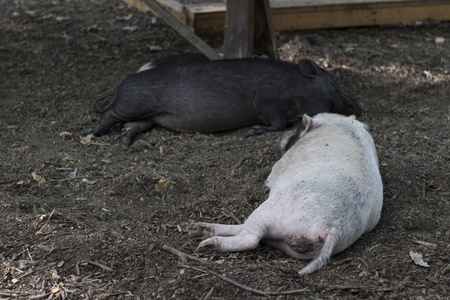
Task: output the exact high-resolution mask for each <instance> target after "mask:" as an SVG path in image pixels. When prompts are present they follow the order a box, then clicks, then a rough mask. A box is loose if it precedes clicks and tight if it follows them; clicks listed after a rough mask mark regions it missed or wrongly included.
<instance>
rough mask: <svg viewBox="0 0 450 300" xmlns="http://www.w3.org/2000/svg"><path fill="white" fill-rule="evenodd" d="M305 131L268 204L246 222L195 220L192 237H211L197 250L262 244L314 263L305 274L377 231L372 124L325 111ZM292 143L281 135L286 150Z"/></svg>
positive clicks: (307, 121) (272, 181) (274, 176)
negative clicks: (370, 132)
mask: <svg viewBox="0 0 450 300" xmlns="http://www.w3.org/2000/svg"><path fill="white" fill-rule="evenodd" d="M299 128H302V129H301V130H302V132H301V133H300V139H299V140H298V141H297V142H296V143H295V144H293V145H292V147H291V149H289V150H288V151H287V152H286V153H285V154H284V156H283V157H282V158H281V159H280V160H279V161H278V162H277V163H276V164H275V165H274V166H273V168H272V172H271V173H270V175H269V177H268V179H267V181H266V185H267V186H268V187H269V188H270V194H269V197H268V198H267V200H266V201H265V202H263V203H262V204H261V205H260V206H259V207H258V208H257V209H256V210H255V211H254V212H253V213H252V214H251V215H250V216H249V217H248V219H247V220H246V221H245V223H244V224H243V225H221V224H211V223H197V230H193V231H192V232H191V234H193V235H194V236H201V235H206V236H207V237H208V236H209V237H210V238H208V239H206V240H204V241H202V242H201V243H200V245H199V247H198V248H197V251H206V250H215V251H219V252H231V251H243V250H249V249H253V248H256V247H257V246H258V243H259V242H260V241H262V242H264V243H267V244H270V245H272V246H275V247H277V248H279V249H281V250H283V251H284V252H286V253H287V254H288V255H290V256H293V257H295V258H300V259H313V261H312V262H310V263H309V264H308V265H307V266H306V267H304V268H303V269H301V270H300V271H299V273H300V274H301V275H304V274H309V273H311V272H313V271H315V270H317V269H319V268H321V267H322V266H324V265H325V263H326V262H327V260H328V259H329V258H330V257H331V256H332V255H333V254H336V253H339V252H341V251H343V250H344V249H346V248H347V247H349V246H350V245H351V244H353V243H354V242H355V241H356V240H357V239H358V238H359V237H360V236H361V235H362V234H363V233H366V232H369V231H371V230H372V229H373V228H374V227H375V225H376V224H377V223H378V220H379V219H380V214H381V207H382V203H383V185H382V182H381V177H380V173H379V170H378V158H377V154H376V151H375V146H374V143H373V140H372V137H371V136H370V134H369V132H368V131H367V127H366V125H364V124H363V123H361V122H359V121H357V120H355V117H354V116H350V117H344V116H340V115H337V114H328V113H322V114H318V115H317V116H315V117H314V118H310V117H309V116H307V115H305V116H304V117H303V126H301V127H299ZM285 135H286V134H285ZM288 135H291V136H292V133H289V134H288ZM289 138H290V136H287V137H285V138H283V140H282V147H283V148H284V147H285V146H286V144H287V143H288V141H289Z"/></svg>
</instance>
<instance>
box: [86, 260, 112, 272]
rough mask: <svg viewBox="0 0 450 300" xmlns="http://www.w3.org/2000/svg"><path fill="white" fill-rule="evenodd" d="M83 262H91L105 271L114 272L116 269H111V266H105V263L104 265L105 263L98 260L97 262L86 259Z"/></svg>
mask: <svg viewBox="0 0 450 300" xmlns="http://www.w3.org/2000/svg"><path fill="white" fill-rule="evenodd" d="M83 262H85V263H88V264H91V265H94V266H97V267H99V268H102V269H103V270H105V271H109V272H114V270H113V269H111V268H110V267H108V266H105V265H103V264H101V263H98V262H95V261H91V260H84V261H83Z"/></svg>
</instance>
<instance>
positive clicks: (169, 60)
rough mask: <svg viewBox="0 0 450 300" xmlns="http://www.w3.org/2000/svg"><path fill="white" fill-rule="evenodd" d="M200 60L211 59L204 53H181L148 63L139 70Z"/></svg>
mask: <svg viewBox="0 0 450 300" xmlns="http://www.w3.org/2000/svg"><path fill="white" fill-rule="evenodd" d="M200 61H209V58H208V57H206V56H205V55H203V54H181V55H176V56H169V57H163V58H158V59H155V60H152V61H151V62H149V63H146V64H145V65H143V66H142V67H140V68H139V70H138V72H142V71H146V70H150V69H154V68H157V67H160V66H176V65H182V64H188V63H193V62H200Z"/></svg>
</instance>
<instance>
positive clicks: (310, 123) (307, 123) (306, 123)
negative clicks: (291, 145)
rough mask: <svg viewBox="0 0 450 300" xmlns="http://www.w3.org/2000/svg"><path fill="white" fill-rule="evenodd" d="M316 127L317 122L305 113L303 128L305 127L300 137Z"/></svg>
mask: <svg viewBox="0 0 450 300" xmlns="http://www.w3.org/2000/svg"><path fill="white" fill-rule="evenodd" d="M314 127H316V123H315V122H314V120H313V119H312V118H311V117H310V116H308V115H303V128H305V129H304V130H303V131H302V133H301V134H300V137H303V136H304V135H305V134H306V133H307V132H308V131H310V130H311V129H313V128H314Z"/></svg>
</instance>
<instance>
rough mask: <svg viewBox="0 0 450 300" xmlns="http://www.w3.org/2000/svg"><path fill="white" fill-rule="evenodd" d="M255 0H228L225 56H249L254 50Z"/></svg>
mask: <svg viewBox="0 0 450 300" xmlns="http://www.w3.org/2000/svg"><path fill="white" fill-rule="evenodd" d="M254 12H255V0H228V1H227V10H226V21H225V22H226V23H225V24H226V25H225V37H224V40H225V41H224V57H225V58H239V57H248V56H250V55H251V54H252V50H253V33H254Z"/></svg>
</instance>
